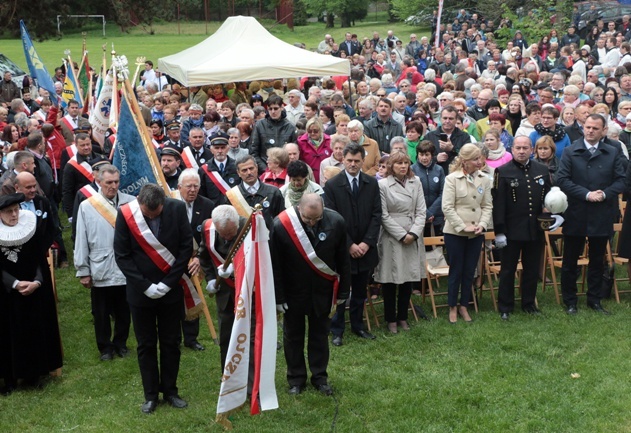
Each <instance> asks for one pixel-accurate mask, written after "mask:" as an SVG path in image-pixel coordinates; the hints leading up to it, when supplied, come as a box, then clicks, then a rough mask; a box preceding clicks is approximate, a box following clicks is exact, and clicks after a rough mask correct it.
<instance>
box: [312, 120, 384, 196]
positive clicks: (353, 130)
mask: <svg viewBox="0 0 631 433" xmlns="http://www.w3.org/2000/svg"><path fill="white" fill-rule="evenodd" d="M347 129H348V138H349V139H350V143H353V144H357V145H358V146H361V147H362V148H363V149H364V154H365V157H364V163H363V164H362V171H363V172H364V173H366V174H367V175H369V176H374V175H375V174H377V170H378V169H379V159H380V158H381V152H380V149H379V145H378V144H377V142H376V141H375V140H373V139H372V138H369V137H368V136H366V135H365V134H364V130H365V128H364V125H362V123H361V122H360V121H359V120H351V121H350V122H348V128H347ZM334 137H335V136H334ZM342 139H343V137H340V138H335V139H333V138H331V149H332V150H333V148H334V146H335V143H336V142H338V141H342ZM343 143H344V144H345V145H346V144H348V143H349V141H348V140H344V141H343ZM343 150H344V149H343V148H342V151H343ZM334 154H335V151H334ZM338 155H339V161H342V160H343V156H342V152H339V153H338ZM332 157H333V155H332ZM329 165H338V163H335V164H329ZM342 168H343V164H342ZM321 185H324V183H321Z"/></svg>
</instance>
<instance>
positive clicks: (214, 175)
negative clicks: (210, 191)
mask: <svg viewBox="0 0 631 433" xmlns="http://www.w3.org/2000/svg"><path fill="white" fill-rule="evenodd" d="M202 170H204V173H206V175H207V176H208V177H209V178H210V181H211V182H212V183H214V184H215V186H216V187H217V189H218V190H219V191H221V193H222V194H223V195H226V192H228V190H229V189H230V185H228V184H227V183H226V181H225V180H223V177H221V175H220V174H219V173H218V172H216V171H210V170H208V164H204V165H202Z"/></svg>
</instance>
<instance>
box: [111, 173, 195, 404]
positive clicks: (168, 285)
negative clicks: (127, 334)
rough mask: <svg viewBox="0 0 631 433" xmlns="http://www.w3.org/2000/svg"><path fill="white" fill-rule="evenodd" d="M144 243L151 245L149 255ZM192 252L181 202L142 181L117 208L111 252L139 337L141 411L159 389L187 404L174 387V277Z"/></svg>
mask: <svg viewBox="0 0 631 433" xmlns="http://www.w3.org/2000/svg"><path fill="white" fill-rule="evenodd" d="M141 243H142V244H141ZM144 248H150V249H151V250H152V251H151V254H148V253H147V252H146V251H145V249H144ZM192 251H193V234H192V232H191V226H190V224H189V223H188V218H187V216H186V205H185V204H184V203H183V202H181V201H179V200H174V199H170V198H165V196H164V191H163V190H162V189H161V188H160V187H159V186H158V185H155V184H146V185H144V186H143V187H142V188H141V190H140V193H139V194H138V198H137V199H136V200H135V201H132V202H130V203H128V204H125V205H123V206H121V207H120V208H119V210H118V216H117V218H116V229H115V234H114V253H115V257H116V264H118V267H119V268H120V270H121V271H122V272H123V274H124V275H125V277H126V279H127V301H128V302H129V309H130V311H131V317H132V320H133V324H134V331H135V333H136V340H137V341H138V364H139V366H140V375H141V377H142V385H143V389H144V394H145V400H146V401H145V403H144V404H143V405H142V412H143V413H152V412H153V411H155V409H156V407H157V406H158V395H159V393H160V392H162V393H163V395H164V399H165V401H166V402H167V403H169V404H170V405H171V406H173V407H176V408H184V407H186V406H187V403H186V402H185V401H184V400H182V399H181V398H180V397H179V395H178V389H177V376H178V371H179V368H180V347H179V339H180V324H181V321H182V316H183V314H184V292H183V290H182V288H181V287H180V283H179V282H180V279H182V276H183V275H184V272H185V271H186V268H187V265H188V262H189V260H190V258H191V253H192ZM158 341H159V342H160V364H161V365H160V367H159V366H158V350H157V343H158Z"/></svg>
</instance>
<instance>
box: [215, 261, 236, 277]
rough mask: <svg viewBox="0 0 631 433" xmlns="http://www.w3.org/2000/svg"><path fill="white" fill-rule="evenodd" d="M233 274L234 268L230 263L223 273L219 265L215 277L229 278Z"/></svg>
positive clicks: (221, 266)
mask: <svg viewBox="0 0 631 433" xmlns="http://www.w3.org/2000/svg"><path fill="white" fill-rule="evenodd" d="M233 272H234V267H233V266H232V263H230V265H228V268H227V269H226V270H225V271H224V269H223V265H220V266H219V267H218V268H217V275H219V277H221V278H230V275H232V273H233Z"/></svg>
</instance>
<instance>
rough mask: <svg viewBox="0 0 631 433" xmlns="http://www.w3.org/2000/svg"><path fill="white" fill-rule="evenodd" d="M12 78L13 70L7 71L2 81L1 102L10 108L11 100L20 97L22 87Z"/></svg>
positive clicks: (0, 88) (0, 84)
mask: <svg viewBox="0 0 631 433" xmlns="http://www.w3.org/2000/svg"><path fill="white" fill-rule="evenodd" d="M12 78H13V77H12V74H11V72H10V71H6V72H5V73H4V77H3V79H2V82H1V83H0V104H2V106H3V107H5V108H9V106H10V104H11V101H13V100H14V99H18V98H20V89H19V88H18V86H17V84H15V83H14V82H13V79H12Z"/></svg>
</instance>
